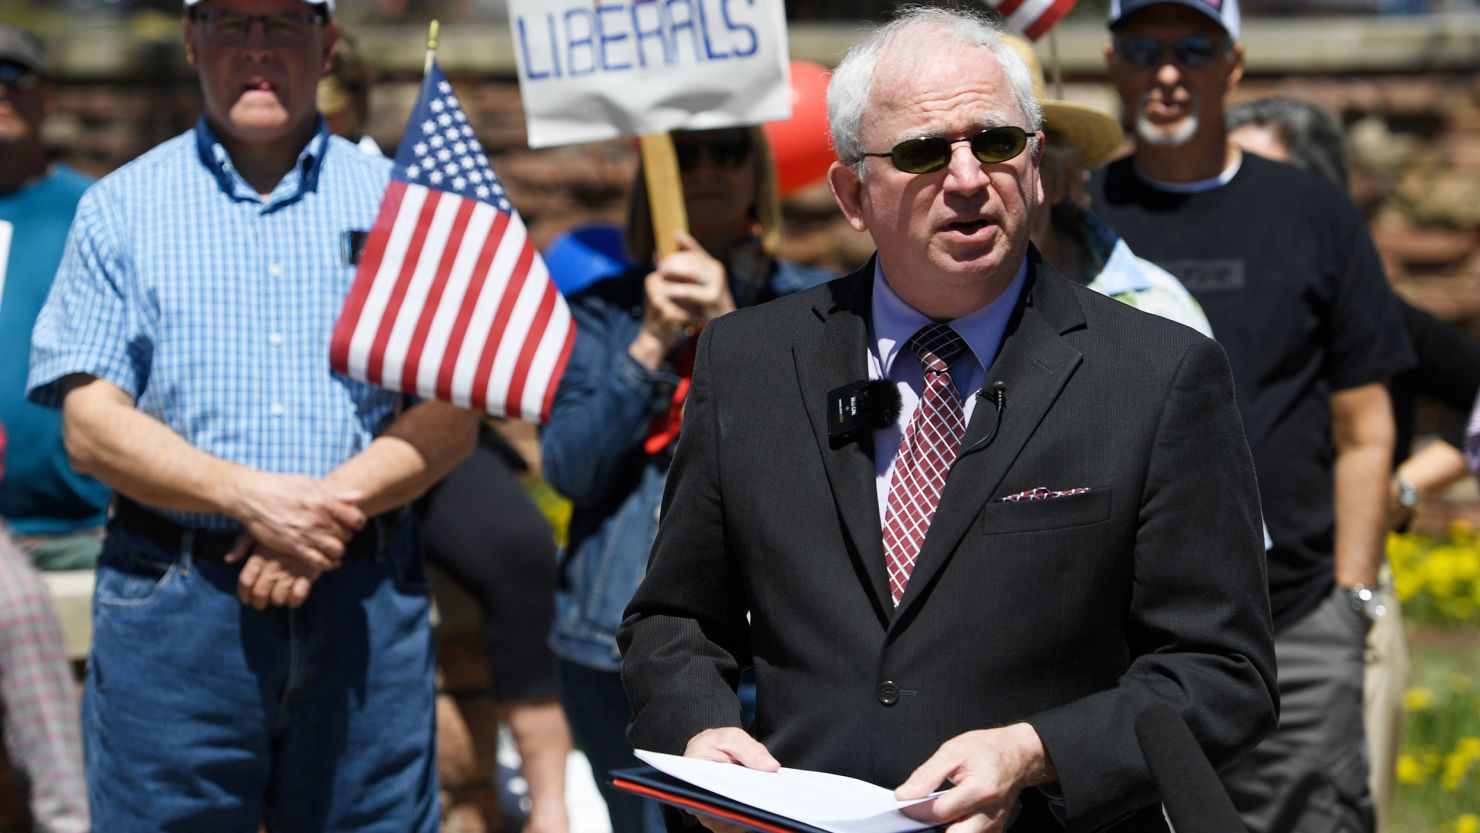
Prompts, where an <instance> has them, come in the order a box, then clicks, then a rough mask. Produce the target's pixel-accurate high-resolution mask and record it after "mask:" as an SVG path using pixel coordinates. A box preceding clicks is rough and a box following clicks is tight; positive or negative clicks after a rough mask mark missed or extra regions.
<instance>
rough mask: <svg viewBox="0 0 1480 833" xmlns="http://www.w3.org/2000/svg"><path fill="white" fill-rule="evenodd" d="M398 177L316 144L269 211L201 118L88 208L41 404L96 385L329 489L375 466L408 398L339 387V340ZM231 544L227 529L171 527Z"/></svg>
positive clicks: (38, 349) (205, 441) (206, 522)
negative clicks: (377, 441) (388, 190)
mask: <svg viewBox="0 0 1480 833" xmlns="http://www.w3.org/2000/svg"><path fill="white" fill-rule="evenodd" d="M389 173H390V163H389V161H388V160H384V159H375V158H372V157H370V156H368V155H367V154H365V153H362V152H361V151H359V150H357V149H356V148H355V146H354V145H352V144H350V143H349V142H346V141H344V140H343V139H338V138H334V137H331V136H330V135H329V134H328V132H327V130H326V129H324V127H323V125H322V123H321V124H320V128H319V132H318V133H317V135H315V136H314V138H313V139H312V140H311V141H310V142H309V143H308V145H307V146H306V147H305V148H304V150H303V152H302V153H301V154H300V155H299V157H298V162H297V164H296V165H295V166H294V167H293V169H292V170H290V171H289V172H288V173H287V175H286V176H284V177H283V179H282V181H280V182H279V183H278V184H277V187H276V188H275V189H274V190H273V192H272V193H271V194H269V195H268V196H267V197H265V198H264V197H262V196H261V195H259V194H258V193H257V192H256V190H255V189H254V188H252V186H250V185H249V184H248V183H247V182H246V181H245V180H244V179H243V178H242V176H241V175H240V174H239V173H238V172H237V171H236V169H235V167H234V166H233V165H232V163H231V159H230V157H229V156H228V155H227V153H226V150H225V148H224V147H222V146H221V144H220V143H219V142H218V141H216V138H215V137H214V136H213V135H212V134H211V131H210V129H209V128H208V127H207V126H206V124H205V121H204V120H203V119H202V120H201V122H200V123H199V124H197V125H196V127H195V129H194V130H192V131H190V132H188V133H186V134H184V135H182V136H178V137H176V138H174V139H171V140H170V141H168V142H165V143H164V144H162V145H160V146H159V147H157V148H155V149H154V150H152V151H150V152H149V153H147V154H145V155H144V156H142V157H140V158H139V159H137V160H135V161H134V162H131V163H130V164H128V165H125V166H124V167H123V168H120V169H119V170H118V171H116V172H115V173H113V174H112V175H110V176H108V177H106V178H104V179H103V180H101V181H99V182H98V183H97V184H96V185H95V186H93V188H92V189H90V190H89V191H88V192H87V194H86V195H84V196H83V198H82V202H81V204H80V205H79V206H78V210H77V219H76V221H75V222H74V224H73V226H72V232H71V235H70V237H69V239H68V241H67V249H66V253H65V254H64V255H63V258H62V264H61V266H60V268H59V269H58V272H57V279H56V283H55V285H54V286H53V288H52V292H51V295H50V296H49V297H48V298H47V301H46V306H45V307H44V308H43V309H42V312H41V315H40V317H39V319H38V320H37V322H36V329H35V332H34V334H33V336H32V347H31V373H30V379H29V382H28V388H29V392H28V395H29V396H30V397H31V399H32V400H34V401H36V402H39V403H42V404H49V405H53V406H57V405H59V404H60V398H59V391H58V389H57V383H58V381H59V380H60V379H61V378H62V377H64V376H66V375H68V374H73V373H84V374H90V375H92V376H96V377H98V378H100V379H103V380H105V381H107V382H110V383H112V384H114V385H117V386H118V387H120V388H122V389H123V390H125V391H127V392H128V393H129V394H130V395H132V396H133V397H134V400H135V402H136V403H137V406H138V408H139V410H141V411H143V412H144V413H146V414H149V415H150V416H152V417H154V418H156V419H158V420H160V421H161V422H163V423H165V424H166V425H168V426H169V427H170V428H171V429H173V430H174V431H175V432H177V433H178V434H180V435H181V436H183V437H184V438H185V439H186V440H187V441H188V442H190V444H191V445H193V446H195V447H196V448H199V449H201V450H202V451H205V452H208V453H210V454H213V455H215V456H217V457H221V458H223V459H226V460H230V461H233V462H236V463H240V464H242V465H245V466H250V467H252V468H255V469H260V470H263V471H270V472H290V473H297V474H306V475H309V476H312V477H322V476H323V475H325V474H327V473H329V472H330V471H331V470H333V469H334V468H335V467H337V466H338V465H339V464H341V463H343V462H344V461H345V460H347V459H348V458H350V457H352V456H353V455H354V454H356V453H357V452H359V451H360V450H361V449H363V448H364V447H365V446H366V445H368V444H369V442H370V440H371V439H372V438H373V437H374V436H375V435H376V434H377V433H378V432H379V431H380V430H381V429H382V428H384V426H385V424H386V423H387V422H388V421H389V420H390V419H391V417H392V416H393V414H394V410H395V406H396V404H397V395H396V394H394V393H390V392H388V391H384V390H380V389H378V388H374V387H371V386H370V385H367V384H364V383H361V382H357V381H354V380H351V379H347V378H343V377H340V376H336V375H334V374H333V373H332V372H331V371H330V369H329V336H330V333H331V331H332V329H333V327H334V321H335V319H336V316H337V315H338V313H339V309H340V306H341V305H342V303H343V300H344V297H345V294H346V293H347V292H348V290H349V286H350V283H351V281H352V280H353V278H354V273H355V267H354V266H352V265H350V264H349V263H348V260H347V258H346V257H345V241H346V233H347V232H349V231H364V230H368V229H369V228H370V227H371V225H372V223H373V222H374V220H375V215H376V212H377V210H378V208H379V204H380V197H381V194H382V193H383V192H384V190H385V187H386V183H387V181H388V179H389ZM168 514H169V515H170V517H172V518H173V519H174V520H176V521H178V522H180V523H185V524H189V525H193V526H197V527H202V528H207V529H216V530H222V531H225V530H230V529H233V528H235V523H234V522H233V521H231V520H230V519H228V518H224V517H219V516H208V515H190V514H185V513H168Z"/></svg>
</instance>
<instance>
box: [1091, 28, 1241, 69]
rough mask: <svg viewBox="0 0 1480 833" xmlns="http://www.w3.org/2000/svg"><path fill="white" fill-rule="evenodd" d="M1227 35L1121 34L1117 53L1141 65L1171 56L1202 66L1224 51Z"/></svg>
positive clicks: (1187, 64) (1189, 65)
mask: <svg viewBox="0 0 1480 833" xmlns="http://www.w3.org/2000/svg"><path fill="white" fill-rule="evenodd" d="M1227 45H1228V39H1227V38H1210V37H1207V36H1204V35H1191V36H1188V37H1185V38H1178V39H1177V40H1174V41H1162V40H1157V39H1156V38H1150V37H1140V36H1134V37H1117V38H1116V39H1115V56H1116V57H1117V58H1119V59H1120V60H1122V61H1124V62H1125V63H1127V64H1129V65H1131V66H1133V67H1136V68H1137V69H1150V68H1152V67H1158V66H1161V65H1162V64H1164V63H1166V62H1167V59H1168V56H1170V58H1171V60H1172V61H1175V62H1176V63H1177V64H1178V65H1179V66H1184V67H1187V68H1189V69H1202V68H1203V67H1205V66H1207V65H1208V64H1211V63H1212V62H1213V59H1215V58H1217V57H1218V56H1219V55H1220V54H1222V52H1223V49H1224V48H1225V47H1226V46H1227Z"/></svg>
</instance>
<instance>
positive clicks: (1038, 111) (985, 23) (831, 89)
mask: <svg viewBox="0 0 1480 833" xmlns="http://www.w3.org/2000/svg"><path fill="white" fill-rule="evenodd" d="M1002 34H1003V29H1002V28H1001V27H1000V26H999V25H998V24H996V23H994V22H993V21H991V20H989V19H988V18H987V17H986V16H985V15H982V14H978V13H975V12H970V11H965V10H947V9H939V8H934V7H929V6H906V7H904V8H902V9H900V11H899V13H898V15H897V16H896V17H895V18H894V19H893V20H891V21H889V22H888V23H886V24H884V25H883V26H880V27H879V28H877V29H875V30H874V31H873V32H871V33H869V35H868V37H866V38H864V39H863V40H862V41H859V42H858V43H857V44H855V45H854V47H853V48H852V49H850V50H848V54H847V55H845V56H843V60H842V62H841V63H839V64H838V66H837V69H834V70H833V74H832V81H831V82H829V83H828V87H827V117H828V120H829V121H830V122H831V124H832V140H833V147H834V148H835V149H836V150H837V152H838V159H840V160H842V162H843V163H844V164H847V165H852V166H853V169H854V170H855V171H856V172H857V173H858V175H859V176H860V177H861V176H863V171H864V161H865V159H864V156H863V153H864V147H863V117H864V113H865V111H866V110H867V109H868V104H869V97H870V96H871V94H872V93H873V87H874V78H875V76H876V75H877V74H878V70H879V63H880V61H881V60H883V58H884V56H885V55H886V54H887V55H889V58H890V60H892V61H898V60H900V59H901V58H913V59H916V60H919V61H922V62H923V61H927V60H929V59H930V58H931V56H932V55H936V54H939V51H940V50H941V49H942V48H943V47H949V46H950V45H953V44H954V45H960V46H981V47H985V48H986V49H988V50H989V51H990V52H991V53H992V55H993V56H994V57H996V59H997V63H998V64H1000V65H1001V66H1002V71H1003V73H1004V74H1005V75H1006V76H1007V83H1008V86H1009V87H1010V88H1011V89H1012V92H1013V97H1014V98H1016V99H1017V105H1018V110H1019V111H1020V112H1021V113H1022V117H1023V125H1022V126H1023V129H1025V130H1027V131H1028V132H1029V133H1033V132H1035V131H1037V130H1040V129H1042V127H1043V108H1042V107H1040V106H1039V105H1038V100H1037V99H1036V98H1034V97H1033V76H1032V74H1031V72H1030V71H1029V69H1028V65H1027V64H1025V63H1024V62H1023V59H1022V57H1021V56H1019V55H1018V54H1017V51H1016V50H1014V49H1013V48H1012V47H1011V46H1009V45H1008V44H1007V43H1006V42H1004V41H1003V40H1002Z"/></svg>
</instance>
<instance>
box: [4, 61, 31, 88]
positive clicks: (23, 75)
mask: <svg viewBox="0 0 1480 833" xmlns="http://www.w3.org/2000/svg"><path fill="white" fill-rule="evenodd" d="M40 86H41V76H39V75H37V74H36V73H34V72H32V71H31V70H29V69H27V68H25V67H23V66H21V65H20V64H12V63H10V62H8V61H7V62H5V63H0V87H4V88H5V89H7V90H14V91H16V92H22V93H25V92H30V91H31V90H34V89H36V88H37V87H40Z"/></svg>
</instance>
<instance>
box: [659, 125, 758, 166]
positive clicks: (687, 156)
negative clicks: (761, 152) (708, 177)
mask: <svg viewBox="0 0 1480 833" xmlns="http://www.w3.org/2000/svg"><path fill="white" fill-rule="evenodd" d="M673 152H674V155H676V156H677V157H678V167H679V169H681V170H685V171H689V170H693V169H694V167H695V166H696V165H698V164H699V157H700V156H701V155H704V156H708V157H709V161H711V162H713V163H714V165H715V167H717V168H727V169H729V170H734V169H735V168H738V167H740V166H741V165H744V164H745V163H746V162H748V161H750V136H748V135H746V134H744V133H737V134H734V135H732V136H715V137H713V138H706V139H674V140H673Z"/></svg>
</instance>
